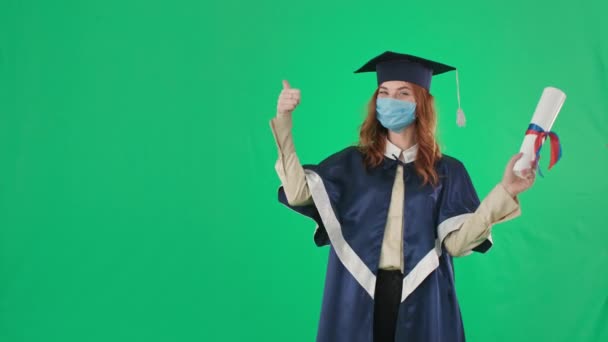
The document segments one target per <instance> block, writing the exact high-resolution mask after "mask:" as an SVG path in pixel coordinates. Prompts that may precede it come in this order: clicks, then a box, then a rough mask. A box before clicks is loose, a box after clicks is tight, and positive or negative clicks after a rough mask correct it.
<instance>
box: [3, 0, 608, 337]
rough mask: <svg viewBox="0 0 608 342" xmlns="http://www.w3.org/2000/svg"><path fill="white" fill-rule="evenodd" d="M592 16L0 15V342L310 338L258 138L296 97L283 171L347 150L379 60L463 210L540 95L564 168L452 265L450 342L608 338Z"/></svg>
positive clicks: (555, 11)
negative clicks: (546, 95) (448, 166)
mask: <svg viewBox="0 0 608 342" xmlns="http://www.w3.org/2000/svg"><path fill="white" fill-rule="evenodd" d="M607 12H608V3H606V1H604V0H580V1H565V0H555V1H548V0H538V1H529V0H525V1H524V0H513V1H509V2H494V1H481V0H472V1H447V0H445V1H401V2H394V1H393V2H382V1H380V2H374V1H357V0H350V1H344V0H335V1H327V0H326V1H318V0H306V1H278V0H267V1H264V0H262V1H244V0H241V1H231V0H226V1H224V0H222V1H220V0H211V1H194V0H172V1H168V0H165V1H157V0H147V1H143V0H121V1H117V0H104V1H101V0H90V1H75V0H74V1H69V0H57V1H40V0H38V1H36V0H0V341H2V342H55V341H57V342H85V341H99V342H123V341H124V342H126V341H129V342H135V341H145V342H157V341H158V342H160V341H163V342H169V341H179V342H187V341H222V342H227V341H265V342H266V341H291V342H296V341H303V342H304V341H314V340H315V337H316V333H317V324H318V322H319V315H320V310H321V300H322V293H323V285H324V281H325V270H326V265H327V256H328V251H329V249H328V248H327V247H324V248H317V247H315V245H314V243H313V240H312V236H313V231H314V228H315V224H314V222H313V221H311V220H309V219H307V218H306V217H304V216H301V215H298V214H296V213H294V212H293V211H291V210H289V209H287V208H285V207H284V206H283V205H281V204H280V203H279V202H278V201H277V188H278V187H279V185H280V181H279V179H278V177H277V175H276V172H275V169H274V163H275V161H276V159H277V156H278V154H277V149H276V146H275V142H274V140H273V137H272V134H271V131H270V126H269V121H270V120H271V119H272V118H273V117H274V115H275V114H276V105H277V97H278V95H279V93H280V91H281V89H282V80H284V79H285V80H288V81H289V83H290V84H291V86H292V87H294V88H298V89H300V90H301V94H302V101H301V104H300V105H299V106H298V108H297V109H296V111H295V112H294V113H293V122H294V123H293V136H294V140H295V145H296V149H297V152H298V156H299V157H300V160H301V161H302V162H303V163H313V164H314V163H317V162H319V161H320V160H322V159H324V158H325V157H327V156H328V155H330V154H332V153H334V152H336V151H339V150H341V149H342V148H344V147H346V146H348V145H351V144H354V143H356V142H357V140H358V129H359V126H360V124H361V122H362V120H363V117H364V112H365V108H366V105H367V102H368V101H369V99H370V98H371V96H372V93H373V92H374V90H375V87H376V80H375V75H374V74H373V73H369V74H354V73H353V71H354V70H355V69H356V68H358V67H360V66H361V65H362V64H363V63H364V62H365V61H367V60H368V59H369V58H371V57H373V56H376V55H378V54H380V53H381V52H383V51H387V50H389V51H397V52H403V53H409V54H414V55H419V56H424V57H426V58H429V59H433V60H437V61H441V62H443V63H446V64H449V65H453V66H455V67H457V68H458V70H459V80H460V93H461V94H460V95H461V102H462V108H463V109H464V111H465V113H466V115H467V125H466V127H464V128H459V127H458V126H457V125H456V110H457V108H458V104H457V98H456V79H455V73H453V72H452V73H446V74H444V75H440V76H437V77H435V78H434V79H433V85H432V93H433V95H434V96H435V98H436V101H437V102H436V104H437V109H438V117H439V119H438V120H439V126H438V139H439V141H440V146H441V148H442V150H443V152H444V153H445V154H448V155H451V156H454V157H456V158H458V159H460V160H461V161H462V162H463V163H464V164H465V165H466V167H467V170H468V171H469V173H470V175H471V178H472V180H473V183H474V185H475V188H476V189H477V192H478V194H479V196H480V197H481V198H483V197H484V196H485V195H486V194H487V193H488V192H489V191H490V190H491V189H492V188H493V187H494V185H496V184H497V182H499V181H500V179H501V177H502V174H503V171H504V167H505V165H506V163H507V161H508V160H509V158H510V157H511V156H512V155H513V154H515V153H517V152H518V150H519V148H520V146H521V143H522V140H523V137H524V134H525V131H526V129H527V126H528V124H529V122H530V119H531V117H532V114H533V112H534V109H535V107H536V104H537V103H538V101H539V99H540V96H541V94H542V91H543V89H544V88H545V87H547V86H553V87H557V88H559V89H561V90H563V91H564V92H565V93H566V95H567V99H566V101H565V103H564V105H563V107H562V109H561V112H560V114H559V117H558V119H557V120H556V122H555V124H554V126H553V131H554V132H556V133H557V134H558V135H559V137H560V139H561V144H562V149H563V154H562V158H561V160H560V161H559V162H558V163H557V164H556V165H555V166H554V167H553V168H552V169H551V170H547V168H548V161H549V154H550V148H549V144H546V145H545V146H544V147H543V149H542V151H541V155H542V157H541V159H540V167H541V168H542V171H543V174H544V177H540V176H539V177H537V179H536V182H535V184H534V186H533V187H532V188H531V189H530V190H528V191H527V192H525V193H523V194H521V196H520V197H519V200H520V203H521V208H522V215H521V217H519V218H517V219H515V220H512V221H509V222H506V223H503V224H499V225H496V226H495V227H494V228H493V240H494V247H493V248H492V249H491V250H490V251H489V252H488V253H487V254H473V255H470V256H467V257H461V258H456V259H455V272H456V276H455V277H456V288H457V293H458V298H459V302H460V305H461V310H462V315H463V320H464V325H465V331H466V336H467V340H468V341H473V342H476V341H477V342H481V341H484V342H485V341H495V342H498V341H505V342H506V341H509V342H512V341H517V342H537V341H550V342H571V341H577V342H601V341H608V272H606V270H607V269H608V247H607V241H608V223H607V215H608V200H607V199H606V194H607V193H608V177H606V175H607V174H608V172H607V169H608V148H607V144H608V95H607V94H608V40H607V38H606V37H607V36H608V23H607V21H606V20H605V19H606V18H605V14H606V13H607Z"/></svg>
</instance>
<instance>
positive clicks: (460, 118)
mask: <svg viewBox="0 0 608 342" xmlns="http://www.w3.org/2000/svg"><path fill="white" fill-rule="evenodd" d="M456 95H457V96H458V111H457V112H456V124H457V125H458V127H464V126H465V125H466V123H467V118H466V117H465V116H464V111H463V110H462V107H461V106H460V82H459V81H458V69H456Z"/></svg>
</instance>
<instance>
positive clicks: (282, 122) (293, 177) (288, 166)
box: [270, 114, 313, 206]
mask: <svg viewBox="0 0 608 342" xmlns="http://www.w3.org/2000/svg"><path fill="white" fill-rule="evenodd" d="M291 127H292V119H291V114H288V115H280V114H277V116H276V117H274V118H273V119H272V120H270V128H271V130H272V134H273V136H274V140H275V142H276V145H277V149H278V152H279V158H278V159H277V162H276V163H275V170H276V172H277V175H278V176H279V179H280V180H281V184H283V190H284V191H285V196H286V197H287V202H288V203H289V204H290V205H293V206H300V205H308V204H312V203H313V201H312V196H311V194H310V190H309V189H308V184H307V183H306V176H305V175H304V168H303V167H302V164H300V160H299V159H298V156H297V155H296V150H295V147H294V144H293V137H292V135H291Z"/></svg>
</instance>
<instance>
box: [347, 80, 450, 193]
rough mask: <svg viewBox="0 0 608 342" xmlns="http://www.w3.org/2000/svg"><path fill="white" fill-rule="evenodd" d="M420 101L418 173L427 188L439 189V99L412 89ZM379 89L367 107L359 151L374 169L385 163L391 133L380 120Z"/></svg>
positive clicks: (415, 163) (422, 89) (418, 107)
mask: <svg viewBox="0 0 608 342" xmlns="http://www.w3.org/2000/svg"><path fill="white" fill-rule="evenodd" d="M411 86H412V88H413V94H414V98H415V99H416V121H415V122H414V125H415V127H416V128H415V130H416V139H417V143H418V153H417V155H416V160H415V161H414V168H415V169H416V173H418V175H420V177H422V180H423V184H427V183H430V184H432V185H437V183H438V181H439V176H438V175H437V171H435V167H434V166H435V163H436V162H437V161H438V160H439V159H440V158H441V151H440V150H439V145H438V144H437V140H436V138H435V131H436V127H437V114H436V112H435V99H434V98H433V95H431V94H430V93H429V92H428V91H427V90H426V89H424V88H422V87H420V86H417V85H415V84H412V85H411ZM377 98H378V89H376V91H375V92H374V94H373V95H372V98H371V100H370V101H369V103H368V105H367V116H366V118H365V121H363V124H362V125H361V130H360V133H359V149H360V150H361V152H362V153H363V154H364V156H365V159H364V160H365V165H366V166H367V167H368V168H373V167H376V166H378V165H380V164H381V163H382V160H383V159H384V150H385V148H386V139H387V136H388V131H387V129H386V128H384V127H383V126H382V125H381V124H380V122H379V121H378V120H377V119H376V99H377Z"/></svg>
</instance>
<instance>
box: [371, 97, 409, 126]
mask: <svg viewBox="0 0 608 342" xmlns="http://www.w3.org/2000/svg"><path fill="white" fill-rule="evenodd" d="M415 112H416V104H415V103H414V102H410V101H402V100H395V99H392V98H386V97H380V98H378V99H377V100H376V117H377V118H378V121H380V123H381V124H382V126H384V127H386V128H388V129H390V130H391V131H393V132H396V133H399V132H401V131H402V130H403V129H404V128H406V127H407V126H409V125H411V124H412V123H413V122H414V120H416V115H415Z"/></svg>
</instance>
